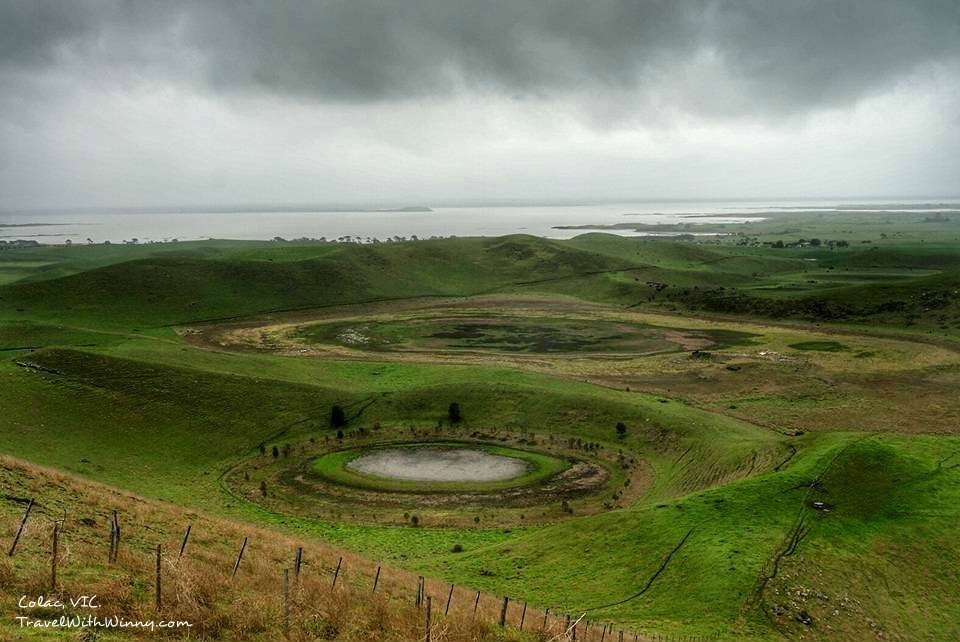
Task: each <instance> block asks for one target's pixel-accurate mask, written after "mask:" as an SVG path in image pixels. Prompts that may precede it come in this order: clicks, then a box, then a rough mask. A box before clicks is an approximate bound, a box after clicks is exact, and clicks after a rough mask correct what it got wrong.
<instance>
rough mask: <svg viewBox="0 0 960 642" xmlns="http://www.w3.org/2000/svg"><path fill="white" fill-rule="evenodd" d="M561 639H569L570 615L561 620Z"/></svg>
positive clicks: (621, 641)
mask: <svg viewBox="0 0 960 642" xmlns="http://www.w3.org/2000/svg"><path fill="white" fill-rule="evenodd" d="M563 639H564V640H568V639H570V616H569V615H568V616H567V617H566V619H565V620H564V621H563ZM620 642H623V640H620Z"/></svg>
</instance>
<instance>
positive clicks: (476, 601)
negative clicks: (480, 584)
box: [473, 591, 480, 614]
mask: <svg viewBox="0 0 960 642" xmlns="http://www.w3.org/2000/svg"><path fill="white" fill-rule="evenodd" d="M479 605H480V591H477V599H476V600H474V601H473V612H474V614H476V612H477V607H478V606H479Z"/></svg>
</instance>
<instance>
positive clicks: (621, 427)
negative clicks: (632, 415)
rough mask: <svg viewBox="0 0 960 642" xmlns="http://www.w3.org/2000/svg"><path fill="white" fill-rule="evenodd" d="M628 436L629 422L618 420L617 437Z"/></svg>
mask: <svg viewBox="0 0 960 642" xmlns="http://www.w3.org/2000/svg"><path fill="white" fill-rule="evenodd" d="M626 436H627V424H625V423H623V422H622V421H618V422H617V437H619V438H620V439H623V438H624V437H626Z"/></svg>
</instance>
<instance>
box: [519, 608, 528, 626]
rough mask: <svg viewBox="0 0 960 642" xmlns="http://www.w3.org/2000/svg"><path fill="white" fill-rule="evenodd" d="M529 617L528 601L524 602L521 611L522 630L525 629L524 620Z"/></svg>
mask: <svg viewBox="0 0 960 642" xmlns="http://www.w3.org/2000/svg"><path fill="white" fill-rule="evenodd" d="M526 619H527V603H526V602H524V603H523V612H522V613H520V630H521V631H522V630H523V621H524V620H526Z"/></svg>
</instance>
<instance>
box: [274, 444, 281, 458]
mask: <svg viewBox="0 0 960 642" xmlns="http://www.w3.org/2000/svg"><path fill="white" fill-rule="evenodd" d="M279 456H280V449H279V448H277V447H276V446H274V447H273V458H274V459H276V458H277V457H279Z"/></svg>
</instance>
